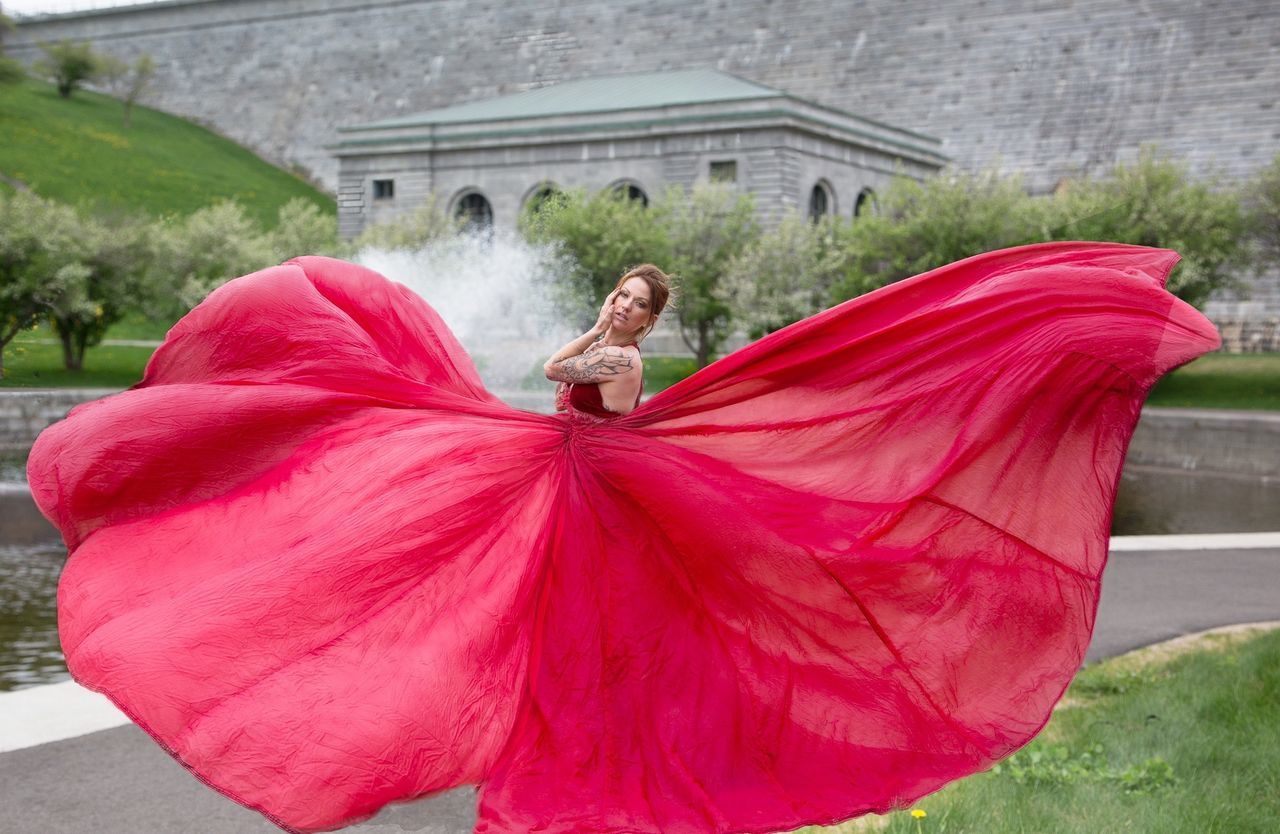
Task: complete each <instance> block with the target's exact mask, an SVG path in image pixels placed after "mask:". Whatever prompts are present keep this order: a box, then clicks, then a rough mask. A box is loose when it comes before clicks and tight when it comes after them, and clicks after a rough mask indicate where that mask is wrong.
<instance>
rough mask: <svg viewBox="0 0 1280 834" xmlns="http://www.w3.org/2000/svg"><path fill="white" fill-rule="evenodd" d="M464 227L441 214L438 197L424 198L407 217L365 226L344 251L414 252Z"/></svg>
mask: <svg viewBox="0 0 1280 834" xmlns="http://www.w3.org/2000/svg"><path fill="white" fill-rule="evenodd" d="M464 225H465V223H464V221H463V220H462V219H461V218H459V217H455V216H454V215H452V214H450V213H449V212H448V211H446V210H445V207H444V205H443V204H442V202H441V200H440V198H439V197H437V196H436V195H435V194H428V195H427V197H426V199H425V200H423V201H422V204H421V205H419V206H418V207H417V208H416V209H414V210H413V211H412V212H410V213H409V214H406V215H403V216H401V217H397V218H396V219H394V220H390V221H386V222H382V223H375V224H373V225H371V226H366V227H365V229H364V231H362V232H361V233H360V234H359V235H357V236H356V238H355V239H354V240H352V241H351V242H350V243H349V244H348V246H347V248H348V249H349V250H350V251H352V252H359V251H360V250H361V249H370V248H372V249H384V250H394V249H415V250H416V249H421V248H422V247H424V246H426V245H428V244H429V243H431V242H433V241H436V240H440V239H442V238H446V237H451V236H453V235H456V234H458V233H459V232H461V231H462V228H463V226H464Z"/></svg>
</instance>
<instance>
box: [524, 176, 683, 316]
mask: <svg viewBox="0 0 1280 834" xmlns="http://www.w3.org/2000/svg"><path fill="white" fill-rule="evenodd" d="M520 226H521V229H522V231H523V232H524V234H525V236H526V237H527V238H528V239H529V240H530V241H532V242H534V243H544V244H552V245H553V246H554V248H555V249H556V250H557V254H558V255H561V256H568V257H567V259H566V267H565V271H564V273H563V274H561V275H560V276H558V280H557V283H556V284H555V285H554V286H553V287H552V291H553V293H554V294H555V295H556V296H557V299H556V300H557V301H558V302H559V304H560V305H561V306H563V307H565V308H566V309H569V310H573V311H574V314H575V315H576V316H578V317H579V319H578V323H579V324H580V325H581V326H582V327H584V328H585V327H589V326H590V325H591V323H592V322H594V321H595V319H596V313H597V312H598V311H599V309H600V305H601V304H602V303H603V302H604V299H605V297H606V296H607V295H608V294H609V292H610V291H612V290H613V287H614V285H615V284H616V283H617V282H618V279H619V278H620V277H622V275H623V274H624V273H625V272H626V271H627V270H628V269H629V268H631V267H633V266H635V265H636V264H641V263H656V264H660V265H661V264H664V263H668V262H669V261H670V259H671V246H670V243H669V241H668V239H667V235H666V230H665V228H664V227H663V225H662V223H661V216H660V213H658V212H655V211H650V210H648V209H646V208H645V207H644V206H643V205H642V204H641V203H640V202H639V201H636V200H630V199H627V196H626V195H625V194H620V193H618V192H616V191H612V190H606V191H600V192H597V193H596V194H593V195H590V196H588V195H587V193H586V192H585V191H583V190H581V189H578V190H574V191H567V192H559V191H557V192H554V193H552V194H551V195H549V196H548V197H547V198H546V199H544V200H541V201H539V202H538V203H537V204H536V206H535V207H533V208H531V209H529V210H526V211H525V212H523V213H522V215H521V218H520Z"/></svg>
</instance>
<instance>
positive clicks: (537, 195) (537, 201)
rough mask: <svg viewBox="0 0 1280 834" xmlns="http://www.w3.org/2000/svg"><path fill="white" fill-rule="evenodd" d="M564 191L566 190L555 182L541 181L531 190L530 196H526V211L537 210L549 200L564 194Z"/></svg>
mask: <svg viewBox="0 0 1280 834" xmlns="http://www.w3.org/2000/svg"><path fill="white" fill-rule="evenodd" d="M563 193H564V192H562V191H561V190H560V188H559V186H557V185H556V184H555V183H553V182H544V183H541V184H540V185H538V186H537V187H535V188H534V189H533V190H532V191H530V192H529V196H527V197H525V199H524V211H527V212H530V213H533V212H536V211H538V210H539V209H541V208H542V207H543V205H544V204H545V203H546V202H547V201H548V200H550V199H553V198H555V197H559V196H561V195H563Z"/></svg>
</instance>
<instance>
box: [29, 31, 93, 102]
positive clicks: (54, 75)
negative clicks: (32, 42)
mask: <svg viewBox="0 0 1280 834" xmlns="http://www.w3.org/2000/svg"><path fill="white" fill-rule="evenodd" d="M40 49H41V50H42V51H43V52H44V57H43V58H41V59H40V60H39V61H37V62H36V64H35V70H36V72H38V73H40V74H41V75H42V76H44V77H45V78H48V79H50V80H51V81H53V83H54V84H56V85H57V87H58V95H60V96H62V97H63V98H70V97H71V94H72V93H73V92H74V91H75V90H76V89H77V88H79V87H80V85H81V84H83V83H84V82H85V81H92V80H93V79H94V78H96V77H97V75H98V73H99V72H100V71H101V69H102V66H103V59H102V56H100V55H99V54H98V53H97V52H95V51H94V50H93V47H92V46H90V44H89V42H88V41H70V40H64V41H59V42H58V43H53V44H50V43H42V44H40Z"/></svg>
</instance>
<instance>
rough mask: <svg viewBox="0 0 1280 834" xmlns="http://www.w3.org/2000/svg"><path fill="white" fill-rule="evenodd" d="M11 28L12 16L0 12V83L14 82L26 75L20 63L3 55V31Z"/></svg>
mask: <svg viewBox="0 0 1280 834" xmlns="http://www.w3.org/2000/svg"><path fill="white" fill-rule="evenodd" d="M12 29H13V18H11V17H9V16H8V15H6V14H4V13H3V12H0V84H14V83H16V82H18V81H21V80H22V79H23V78H25V77H26V73H25V72H24V71H23V69H22V64H19V63H18V62H17V61H15V60H13V59H12V58H6V57H5V55H4V33H5V32H8V31H12Z"/></svg>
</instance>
